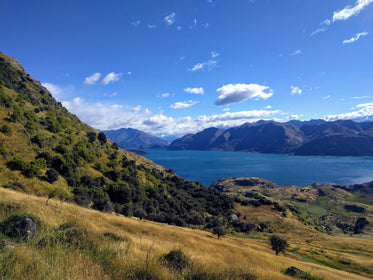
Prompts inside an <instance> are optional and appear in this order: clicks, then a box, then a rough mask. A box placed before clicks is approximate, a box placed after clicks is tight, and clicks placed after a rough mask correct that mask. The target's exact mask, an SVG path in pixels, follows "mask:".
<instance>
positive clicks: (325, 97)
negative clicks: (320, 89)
mask: <svg viewBox="0 0 373 280" xmlns="http://www.w3.org/2000/svg"><path fill="white" fill-rule="evenodd" d="M329 98H330V95H327V96H324V97H323V98H322V99H324V100H326V99H329Z"/></svg>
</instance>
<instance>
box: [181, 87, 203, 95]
mask: <svg viewBox="0 0 373 280" xmlns="http://www.w3.org/2000/svg"><path fill="white" fill-rule="evenodd" d="M184 91H185V92H187V93H191V94H204V93H205V91H204V90H203V88H202V87H200V88H190V87H188V88H185V89H184Z"/></svg>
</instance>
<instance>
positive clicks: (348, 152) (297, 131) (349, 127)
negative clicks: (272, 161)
mask: <svg viewBox="0 0 373 280" xmlns="http://www.w3.org/2000/svg"><path fill="white" fill-rule="evenodd" d="M169 149H171V150H216V151H245V152H259V153H280V154H296V155H333V156H342V155H345V156H365V155H373V122H366V123H357V122H353V121H350V120H339V121H335V122H325V121H321V120H316V121H310V122H296V123H290V122H289V123H278V122H274V121H259V122H257V123H254V124H244V125H241V126H238V127H233V128H230V129H227V130H222V129H218V128H208V129H205V130H203V131H201V132H199V133H196V134H187V135H185V136H183V137H182V138H180V139H177V140H175V141H173V142H172V143H171V144H170V146H169Z"/></svg>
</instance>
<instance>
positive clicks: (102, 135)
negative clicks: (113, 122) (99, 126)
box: [97, 132, 107, 145]
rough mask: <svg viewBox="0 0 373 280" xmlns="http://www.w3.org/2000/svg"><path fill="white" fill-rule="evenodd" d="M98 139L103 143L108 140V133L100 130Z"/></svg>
mask: <svg viewBox="0 0 373 280" xmlns="http://www.w3.org/2000/svg"><path fill="white" fill-rule="evenodd" d="M97 139H98V141H100V143H101V145H103V144H105V143H106V142H107V139H106V135H105V133H103V132H100V133H99V134H98V137H97Z"/></svg>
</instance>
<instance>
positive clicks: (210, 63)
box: [188, 51, 220, 72]
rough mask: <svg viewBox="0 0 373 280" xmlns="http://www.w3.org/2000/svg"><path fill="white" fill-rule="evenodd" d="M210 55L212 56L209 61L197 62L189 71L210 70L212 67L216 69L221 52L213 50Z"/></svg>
mask: <svg viewBox="0 0 373 280" xmlns="http://www.w3.org/2000/svg"><path fill="white" fill-rule="evenodd" d="M210 56H211V59H210V60H208V61H205V62H199V63H197V64H195V65H194V66H193V67H192V68H189V69H188V71H190V72H194V71H198V70H202V71H203V70H206V69H207V70H208V71H211V70H212V69H214V68H215V67H216V65H217V64H218V62H217V60H216V58H217V57H218V56H220V54H219V53H218V52H216V51H212V52H211V53H210Z"/></svg>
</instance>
